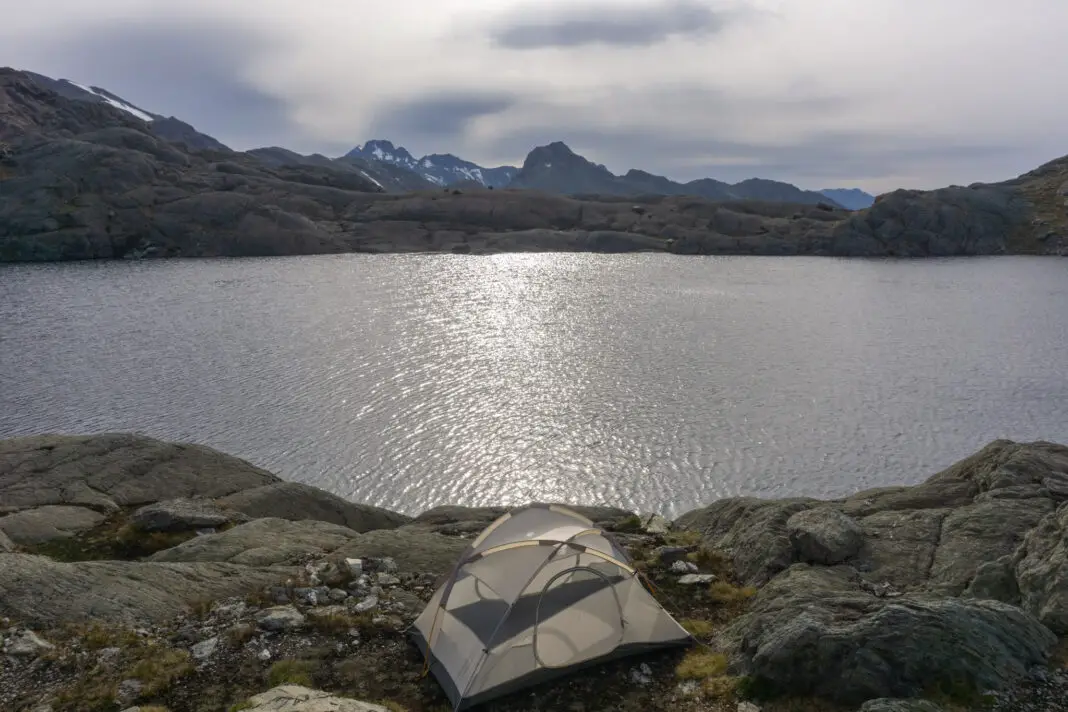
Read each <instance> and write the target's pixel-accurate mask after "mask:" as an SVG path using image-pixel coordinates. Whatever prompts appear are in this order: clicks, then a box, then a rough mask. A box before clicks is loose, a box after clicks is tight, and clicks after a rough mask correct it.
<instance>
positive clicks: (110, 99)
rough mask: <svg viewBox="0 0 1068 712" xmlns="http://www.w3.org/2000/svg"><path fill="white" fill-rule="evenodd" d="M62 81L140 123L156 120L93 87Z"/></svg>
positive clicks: (67, 80)
mask: <svg viewBox="0 0 1068 712" xmlns="http://www.w3.org/2000/svg"><path fill="white" fill-rule="evenodd" d="M63 81H65V82H67V83H68V84H72V85H74V86H76V87H78V88H79V89H81V90H82V91H85V92H89V93H90V94H93V95H94V96H98V97H100V98H101V99H103V100H104V101H106V102H107V103H108V104H111V105H112V106H114V107H115V108H116V109H122V110H123V111H125V112H126V113H128V114H133V115H134V116H136V117H137V118H139V119H141V120H142V121H154V120H155V118H156V117H154V116H152V115H151V114H148V113H146V112H144V111H141V110H140V109H138V108H137V107H136V106H133V105H131V104H127V103H126V102H124V101H119V100H118V99H115V98H114V97H111V96H108V95H107V94H105V93H104V92H102V91H100V90H99V89H96V88H94V87H87V86H85V85H84V84H78V83H77V82H72V81H71V80H69V79H64V80H63Z"/></svg>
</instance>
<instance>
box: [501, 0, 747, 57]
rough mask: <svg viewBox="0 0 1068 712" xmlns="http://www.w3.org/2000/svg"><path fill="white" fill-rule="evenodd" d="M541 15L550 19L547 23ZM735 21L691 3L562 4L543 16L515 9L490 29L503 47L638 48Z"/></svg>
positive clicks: (726, 14)
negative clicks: (492, 29)
mask: <svg viewBox="0 0 1068 712" xmlns="http://www.w3.org/2000/svg"><path fill="white" fill-rule="evenodd" d="M546 15H549V17H548V19H546ZM735 17H736V13H734V12H731V11H727V10H714V9H712V8H711V7H710V6H709V5H707V4H706V3H702V2H697V1H696V0H668V1H667V2H655V3H646V4H642V5H627V4H620V3H618V2H614V3H609V2H603V1H602V2H597V3H593V4H581V3H579V4H576V5H570V6H565V7H563V8H561V9H559V10H557V11H556V13H555V15H554V13H553V12H552V11H551V10H550V11H549V12H548V13H547V12H546V11H545V10H544V9H541V8H538V7H530V8H523V9H520V10H519V11H518V12H515V13H513V14H512V15H511V16H510V17H508V18H506V19H505V20H504V21H502V22H501V24H500V25H499V26H498V27H497V28H495V30H494V32H493V39H494V41H495V42H496V43H497V44H498V45H500V46H502V47H506V48H508V49H540V48H545V47H568V48H571V47H582V46H584V45H597V44H600V45H614V46H617V47H641V46H647V45H653V44H657V43H660V42H664V41H666V40H668V39H669V38H671V37H678V36H702V35H709V34H715V33H717V32H720V31H722V30H723V29H724V28H725V27H726V26H727V25H728V24H729V22H731V21H732V20H733V19H734V18H735Z"/></svg>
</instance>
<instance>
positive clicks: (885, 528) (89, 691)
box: [0, 434, 1068, 712]
mask: <svg viewBox="0 0 1068 712" xmlns="http://www.w3.org/2000/svg"><path fill="white" fill-rule="evenodd" d="M576 509H577V510H579V511H581V512H582V513H583V514H585V515H586V516H588V517H590V518H591V519H593V520H594V521H596V522H597V523H598V525H599V526H602V527H604V528H606V529H609V530H611V531H613V532H614V533H615V534H616V536H617V537H619V539H620V540H621V542H622V543H623V544H624V545H625V546H626V547H627V548H628V550H629V551H630V552H631V554H632V557H633V559H634V560H635V561H636V562H638V565H639V567H640V568H641V569H642V570H643V572H644V573H645V574H646V576H647V577H648V579H649V580H650V581H651V582H652V584H653V585H654V586H655V589H656V595H657V597H658V599H659V600H661V602H662V603H663V604H664V605H665V607H667V608H668V610H669V611H671V612H672V613H673V614H674V615H676V617H677V618H678V619H679V620H680V622H682V623H683V624H684V626H686V627H687V629H689V630H690V631H691V632H692V633H693V634H694V635H695V637H696V638H697V639H698V640H700V641H701V642H702V643H704V644H705V645H703V646H695V647H694V648H692V649H691V650H689V651H681V652H678V653H671V654H660V655H655V656H648V657H644V658H633V659H626V660H623V661H620V662H616V663H610V664H608V665H604V666H601V667H598V668H591V669H589V670H587V671H584V672H580V673H578V674H576V675H573V676H570V677H568V678H564V679H561V680H560V681H559V682H556V683H553V684H548V685H544V686H541V687H539V688H537V689H536V690H535V691H527V692H524V693H517V694H515V695H513V696H511V697H508V698H504V699H502V700H500V701H499V702H495V703H492V704H490V705H489V706H488V707H487V709H493V710H576V711H585V712H593V711H594V710H628V711H633V712H638V711H639V710H667V709H671V710H673V711H678V712H688V711H697V710H730V711H732V712H734V711H735V710H737V711H738V712H753V711H754V710H763V711H764V712H787V711H790V710H794V711H797V712H804V711H812V710H828V711H831V712H834V711H841V712H854V711H855V710H863V711H864V712H894V711H898V712H907V711H909V710H913V711H915V712H931V711H936V710H944V711H947V712H948V711H951V710H998V711H1000V710H1005V711H1009V710H1012V711H1014V712H1015V711H1020V712H1028V711H1031V710H1034V711H1036V712H1037V711H1045V710H1065V709H1068V667H1066V666H1068V447H1064V446H1060V445H1054V444H1050V443H1028V444H1020V443H1013V442H1009V441H997V442H994V443H991V444H990V445H988V446H987V447H985V448H983V449H982V450H981V451H980V452H978V453H976V454H975V455H973V456H971V457H969V458H967V459H965V460H962V461H961V462H959V463H957V464H955V465H953V466H952V467H950V468H948V469H946V470H945V471H943V472H940V473H937V474H935V475H933V476H932V477H930V478H929V479H928V480H926V481H925V482H923V483H922V484H919V485H916V486H911V487H893V488H883V489H878V490H871V491H867V492H860V493H857V494H855V495H852V496H850V497H847V498H844V499H839V500H832V501H821V500H816V499H807V498H796V499H788V500H758V499H752V498H732V499H725V500H720V501H717V502H714V503H712V504H710V505H709V506H707V507H704V508H701V509H698V510H695V511H692V512H689V513H687V514H684V515H683V516H681V517H679V518H678V519H677V520H675V521H674V522H666V521H664V520H663V519H662V518H660V517H658V516H654V515H638V514H635V513H631V512H626V511H623V510H620V509H616V508H611V507H576ZM504 511H505V510H504V509H503V508H467V507H458V506H444V507H437V508H434V509H432V510H429V511H427V512H424V513H422V514H420V515H418V516H416V517H408V516H405V515H402V514H398V513H395V512H390V511H387V510H384V509H381V508H377V507H372V506H368V505H362V504H355V503H352V502H348V501H345V500H343V499H340V498H338V497H335V496H333V495H331V494H329V493H326V492H323V491H320V490H318V489H316V488H313V487H309V486H306V485H301V484H297V483H289V482H285V481H283V480H281V479H280V478H278V477H277V476H275V475H273V474H271V473H269V472H267V471H265V470H262V469H260V468H257V467H254V466H253V465H251V464H249V463H247V462H244V461H242V460H239V459H237V458H233V457H230V456H227V455H224V454H222V453H219V452H216V451H214V450H211V449H209V448H205V447H200V446H195V445H185V444H173V443H166V442H161V441H158V440H154V439H151V438H145V437H141V436H136V435H127V434H111V435H95V436H84V437H72V436H40V437H31V438H20V439H15V440H7V441H0V709H3V710H12V712H23V711H25V712H46V711H48V710H51V712H71V711H79V712H81V711H85V712H104V711H108V712H110V711H116V712H118V711H120V710H127V709H140V710H143V711H145V712H147V711H150V710H152V711H158V710H160V709H164V710H169V711H170V712H185V711H187V710H188V711H191V712H201V711H203V712H207V711H208V710H213V711H214V710H235V711H236V710H241V709H251V710H261V711H268V710H269V711H273V710H305V711H307V712H311V711H317V710H362V711H365V712H366V711H367V710H371V711H375V710H393V711H394V712H395V711H396V710H410V711H411V712H420V711H431V710H432V711H434V712H440V711H442V710H447V709H448V706H447V704H446V701H445V697H444V695H443V694H442V693H441V692H440V690H439V689H438V688H437V687H436V685H435V683H434V682H433V680H432V679H430V678H424V677H422V676H421V675H420V673H421V669H422V661H421V659H420V657H419V655H418V653H417V652H416V650H415V649H414V647H412V646H411V645H409V644H408V642H407V641H406V640H405V637H404V634H403V630H404V629H405V627H406V626H407V625H408V624H409V623H410V622H411V620H412V619H413V618H414V617H415V616H416V615H417V614H418V613H419V612H420V611H421V609H422V606H423V605H424V604H425V601H426V600H427V599H428V598H429V597H430V594H431V593H432V592H433V589H434V585H435V581H436V580H437V579H438V577H439V576H440V575H441V574H443V573H445V572H446V571H447V570H448V568H449V567H450V566H451V565H452V564H453V563H454V562H455V559H456V557H457V556H458V555H459V554H460V553H461V552H462V551H463V549H464V548H465V547H466V546H467V543H468V541H469V540H470V539H471V538H473V537H474V536H475V535H476V534H477V533H478V532H479V531H481V529H482V528H484V527H485V526H486V525H487V524H488V523H489V522H491V521H492V520H493V519H495V518H496V517H497V516H499V515H500V514H501V513H503V512H504ZM358 700H361V701H362V702H358Z"/></svg>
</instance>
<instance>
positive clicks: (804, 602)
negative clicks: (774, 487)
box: [719, 564, 1056, 704]
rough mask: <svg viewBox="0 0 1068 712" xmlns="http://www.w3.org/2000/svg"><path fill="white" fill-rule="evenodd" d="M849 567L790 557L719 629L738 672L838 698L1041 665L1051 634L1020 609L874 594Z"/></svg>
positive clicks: (946, 685) (974, 680) (985, 681)
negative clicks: (802, 561)
mask: <svg viewBox="0 0 1068 712" xmlns="http://www.w3.org/2000/svg"><path fill="white" fill-rule="evenodd" d="M860 584H861V578H860V575H859V574H858V573H857V572H856V571H855V570H854V569H852V568H851V567H847V566H839V567H833V568H829V567H813V566H809V565H807V564H796V565H794V566H793V567H791V568H790V569H789V570H788V571H786V572H785V573H783V574H780V575H779V576H777V577H775V579H773V580H772V581H771V582H770V583H769V584H768V585H767V586H765V587H764V588H763V589H762V590H761V591H760V592H759V593H758V594H757V596H756V597H755V599H754V600H753V603H752V606H751V608H750V610H749V611H748V612H747V613H746V614H744V615H743V616H741V617H740V618H739V619H737V620H736V621H735V622H733V623H732V624H731V625H730V626H728V628H727V629H726V630H725V631H724V632H723V633H722V634H721V635H720V636H719V643H720V644H721V645H722V646H724V648H725V649H726V650H728V651H729V652H730V653H731V658H732V664H733V665H734V667H735V668H736V670H737V672H739V673H740V674H745V675H749V676H752V677H755V678H757V679H759V680H761V681H763V682H764V683H765V684H767V685H768V686H770V687H771V688H772V689H778V690H784V691H789V692H790V693H791V694H794V695H816V696H819V697H824V698H827V699H830V700H832V701H835V702H838V703H842V704H860V703H862V702H864V701H865V700H869V699H872V698H880V697H889V698H893V697H916V696H920V695H922V694H925V693H927V692H929V691H930V690H937V689H953V690H959V689H961V688H962V687H963V688H965V689H970V690H974V691H976V692H981V691H986V690H1000V689H1003V688H1005V687H1006V686H1007V685H1009V684H1011V683H1013V682H1014V681H1016V680H1018V679H1020V678H1022V677H1023V676H1025V675H1026V674H1027V672H1028V670H1030V669H1031V668H1032V667H1034V666H1036V665H1044V664H1045V663H1046V661H1047V654H1048V651H1049V649H1050V647H1051V646H1052V645H1053V644H1054V643H1055V642H1056V637H1055V636H1054V635H1053V633H1051V632H1050V631H1049V630H1048V629H1047V628H1046V627H1045V626H1043V625H1042V624H1041V623H1040V622H1039V621H1037V620H1036V619H1035V618H1034V617H1032V616H1030V615H1029V614H1027V613H1025V612H1024V611H1021V610H1020V609H1018V608H1016V607H1013V606H1010V605H1007V604H1004V603H1001V602H998V601H978V600H962V599H955V598H948V599H945V598H931V597H901V598H892V599H887V598H878V597H875V596H872V595H869V594H867V593H866V592H865V591H864V589H863V588H862V587H861V585H860Z"/></svg>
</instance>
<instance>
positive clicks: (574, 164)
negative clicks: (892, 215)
mask: <svg viewBox="0 0 1068 712" xmlns="http://www.w3.org/2000/svg"><path fill="white" fill-rule="evenodd" d="M509 187H511V188H531V189H535V190H543V191H547V192H552V193H564V194H567V195H631V196H633V195H688V196H694V197H700V198H709V199H711V200H762V201H771V202H781V203H803V204H813V205H815V204H817V203H828V204H831V205H834V206H836V207H842V206H841V205H838V204H837V203H836V202H835V201H834V200H833V199H832V198H830V197H828V196H826V195H824V194H823V193H816V192H814V191H809V190H801V189H800V188H797V187H796V186H793V185H790V184H789V183H781V182H779V181H773V180H766V179H763V178H751V179H749V180H746V181H742V182H741V183H736V184H734V185H731V184H730V183H724V182H722V181H718V180H714V179H712V178H702V179H700V180H695V181H690V182H689V183H676V182H675V181H672V180H670V179H668V178H665V177H663V176H658V175H654V174H652V173H647V172H645V171H640V170H636V169H632V170H630V171H628V172H627V173H626V174H625V175H622V176H617V175H615V174H613V173H612V172H611V171H609V170H608V169H607V168H605V167H604V166H602V165H600V164H597V163H593V162H591V161H588V160H586V159H585V158H583V157H582V156H580V155H578V154H576V153H575V152H574V151H572V150H571V149H570V148H569V147H568V146H567V144H565V143H562V142H560V141H557V142H555V143H550V144H548V145H547V146H538V147H537V148H535V149H534V150H533V151H531V152H530V153H529V154H528V155H527V158H526V160H525V161H524V162H523V167H522V169H520V171H519V173H518V175H516V177H515V179H514V180H513V181H512V182H511V183H510V184H509Z"/></svg>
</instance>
